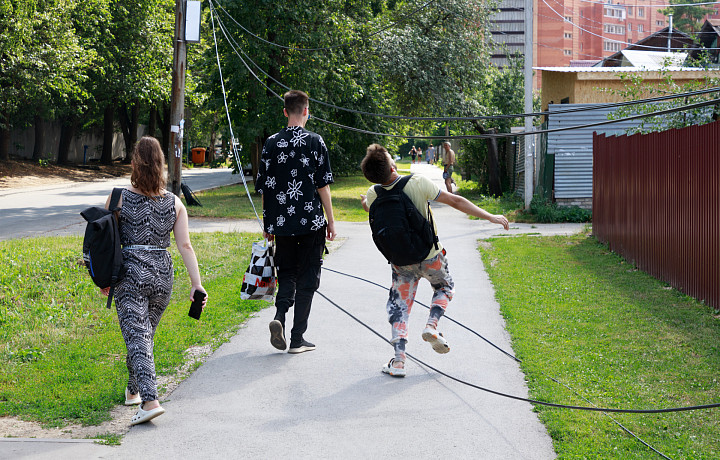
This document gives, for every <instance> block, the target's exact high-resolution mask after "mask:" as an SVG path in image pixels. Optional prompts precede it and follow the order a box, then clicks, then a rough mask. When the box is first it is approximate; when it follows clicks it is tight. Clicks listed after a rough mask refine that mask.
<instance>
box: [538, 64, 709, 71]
mask: <svg viewBox="0 0 720 460" xmlns="http://www.w3.org/2000/svg"><path fill="white" fill-rule="evenodd" d="M533 70H548V71H552V72H574V73H624V72H657V70H658V69H648V68H645V67H533ZM663 70H668V71H671V72H697V71H707V70H708V69H703V68H702V67H676V66H674V67H664V68H663ZM716 71H717V70H716Z"/></svg>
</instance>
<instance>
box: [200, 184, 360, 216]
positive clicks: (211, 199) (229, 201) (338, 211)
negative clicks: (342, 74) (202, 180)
mask: <svg viewBox="0 0 720 460" xmlns="http://www.w3.org/2000/svg"><path fill="white" fill-rule="evenodd" d="M371 185H372V184H371V183H370V182H368V180H367V179H365V178H364V177H363V176H362V175H355V176H349V177H336V178H335V183H334V184H332V185H331V186H330V190H331V193H332V201H333V213H334V214H335V219H336V220H342V221H349V222H362V221H365V220H367V213H366V212H365V211H364V210H363V208H362V205H361V204H360V194H363V195H364V194H365V193H366V192H367V190H368V188H369V187H370V186H371ZM248 187H249V189H250V193H251V196H252V199H253V203H255V208H256V209H257V212H258V214H260V215H262V205H261V202H260V195H259V194H258V193H255V188H254V185H253V184H252V183H249V184H248ZM196 196H197V197H198V199H199V200H200V202H201V203H202V206H201V207H200V206H190V207H188V214H189V215H190V216H192V217H212V218H232V219H255V213H254V212H253V210H252V207H251V205H250V200H248V196H247V192H246V191H245V187H243V186H242V185H232V186H229V187H222V188H217V189H214V190H208V191H206V192H201V193H196Z"/></svg>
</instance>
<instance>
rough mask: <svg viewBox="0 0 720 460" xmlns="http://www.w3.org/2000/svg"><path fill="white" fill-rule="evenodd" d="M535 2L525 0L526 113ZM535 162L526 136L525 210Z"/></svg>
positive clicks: (530, 92)
mask: <svg viewBox="0 0 720 460" xmlns="http://www.w3.org/2000/svg"><path fill="white" fill-rule="evenodd" d="M532 65H533V0H525V113H530V112H532V111H533V90H532V88H533V71H532ZM532 130H533V119H532V117H525V132H531V131H532ZM534 164H535V162H534V161H533V151H532V135H525V209H526V210H527V209H530V201H532V196H533V179H534V175H535V174H534V173H535V168H534Z"/></svg>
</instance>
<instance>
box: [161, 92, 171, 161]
mask: <svg viewBox="0 0 720 460" xmlns="http://www.w3.org/2000/svg"><path fill="white" fill-rule="evenodd" d="M158 120H159V121H160V135H161V136H162V142H160V145H162V148H163V151H164V152H165V161H168V144H169V143H170V104H169V103H168V102H167V101H164V102H163V107H162V116H160V114H159V113H158Z"/></svg>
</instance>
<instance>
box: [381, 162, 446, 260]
mask: <svg viewBox="0 0 720 460" xmlns="http://www.w3.org/2000/svg"><path fill="white" fill-rule="evenodd" d="M401 178H402V176H400V177H398V178H397V179H396V180H395V181H394V182H393V183H392V184H390V185H384V186H383V188H384V189H385V190H392V188H393V187H395V184H397V183H398V181H399V180H400V179H401ZM403 193H405V194H406V195H407V196H408V197H410V201H412V202H413V204H414V205H415V207H416V208H418V211H420V214H422V215H423V217H424V218H426V219H428V220H430V219H429V218H428V201H435V200H436V199H437V197H438V196H440V188H439V187H438V186H437V185H435V183H434V182H433V181H431V180H430V179H428V178H427V177H425V176H421V175H420V174H413V176H412V177H411V178H410V180H409V181H408V183H407V184H405V188H403ZM375 198H377V194H376V193H375V186H374V185H373V186H372V187H370V189H369V190H368V192H367V205H368V207H370V205H371V204H372V203H373V201H375ZM433 230H435V234H436V235H437V225H435V219H433ZM442 248H443V247H442V244H441V243H440V242H438V249H435V246H434V245H433V247H432V249H430V253H429V254H428V255H427V257H426V258H425V260H427V259H432V258H433V257H435V256H436V255H437V254H438V253H439V252H440V251H442Z"/></svg>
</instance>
